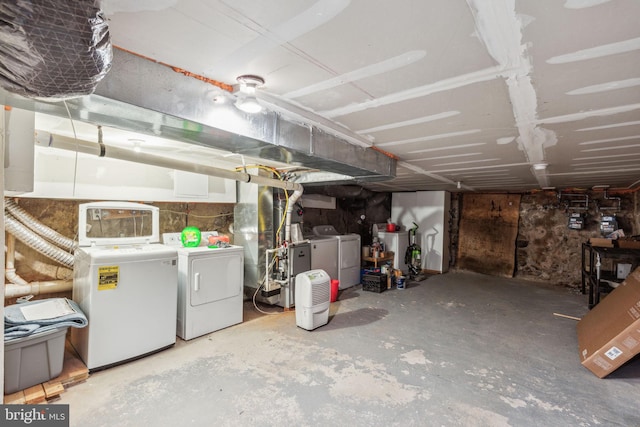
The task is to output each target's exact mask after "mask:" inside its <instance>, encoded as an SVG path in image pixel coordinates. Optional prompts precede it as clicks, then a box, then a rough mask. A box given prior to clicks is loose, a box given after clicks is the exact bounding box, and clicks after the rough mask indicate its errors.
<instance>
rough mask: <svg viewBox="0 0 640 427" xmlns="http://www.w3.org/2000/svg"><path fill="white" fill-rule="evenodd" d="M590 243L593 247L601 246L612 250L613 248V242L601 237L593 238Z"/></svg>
mask: <svg viewBox="0 0 640 427" xmlns="http://www.w3.org/2000/svg"><path fill="white" fill-rule="evenodd" d="M589 243H591V246H600V247H604V248H612V247H613V240H611V239H603V238H601V237H592V238H590V239H589Z"/></svg>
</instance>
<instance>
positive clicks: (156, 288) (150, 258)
mask: <svg viewBox="0 0 640 427" xmlns="http://www.w3.org/2000/svg"><path fill="white" fill-rule="evenodd" d="M158 218H159V210H158V208H157V207H154V206H149V205H143V204H138V203H126V202H96V203H85V204H81V205H80V217H79V228H78V229H79V244H80V246H81V247H79V248H78V249H77V250H76V252H75V256H76V259H75V263H74V278H73V297H72V298H73V300H74V301H75V302H76V303H78V305H79V306H80V308H81V310H82V311H83V312H84V313H85V315H86V316H87V319H88V320H89V323H88V325H87V326H86V327H84V328H71V343H72V345H73V347H74V348H75V349H76V350H77V352H78V354H79V355H80V357H81V358H82V360H83V361H84V363H85V364H86V366H87V368H88V369H89V370H90V371H91V370H96V369H98V368H106V367H109V366H111V365H114V364H118V363H122V362H125V361H127V360H131V359H135V358H138V357H142V356H144V355H147V354H150V353H153V352H156V351H159V350H162V349H164V348H167V347H171V346H172V345H174V344H175V342H176V334H175V318H176V307H177V293H178V253H177V251H176V249H175V248H171V247H168V246H165V245H162V244H159V243H157V242H159V223H158Z"/></svg>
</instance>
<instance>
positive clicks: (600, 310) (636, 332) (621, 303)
mask: <svg viewBox="0 0 640 427" xmlns="http://www.w3.org/2000/svg"><path fill="white" fill-rule="evenodd" d="M577 332H578V347H579V351H580V360H581V361H582V365H583V366H585V367H586V368H587V369H589V370H590V371H591V372H593V373H594V374H595V375H596V376H598V377H599V378H604V377H606V376H607V375H609V374H610V373H611V372H613V371H615V370H616V369H618V368H619V367H620V366H622V365H623V364H624V363H625V362H627V361H629V360H631V359H632V358H633V357H634V356H635V355H636V354H638V353H640V268H637V269H635V270H634V271H633V272H632V273H631V274H629V276H627V278H626V280H625V281H624V282H622V283H621V284H620V285H618V287H617V288H615V289H614V290H613V291H611V293H609V295H607V296H606V297H605V298H604V299H602V300H601V301H600V303H599V304H598V305H596V306H595V307H593V309H592V310H591V311H590V312H589V313H587V314H586V315H585V316H584V317H583V318H582V319H581V320H580V321H579V322H578V325H577Z"/></svg>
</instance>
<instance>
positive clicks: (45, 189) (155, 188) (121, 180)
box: [20, 147, 236, 203]
mask: <svg viewBox="0 0 640 427" xmlns="http://www.w3.org/2000/svg"><path fill="white" fill-rule="evenodd" d="M34 174H35V181H34V191H33V192H30V193H24V194H21V195H20V196H21V197H40V198H48V199H88V200H136V201H147V202H154V201H155V202H176V201H190V202H194V201H195V202H204V203H236V183H235V181H232V180H228V179H223V178H218V177H210V176H206V175H200V174H194V173H190V172H184V171H176V170H173V169H167V168H161V167H158V166H150V165H145V164H139V163H133V162H127V161H123V160H117V159H109V158H99V157H96V156H92V155H87V154H83V153H78V154H77V155H76V153H74V152H71V151H67V150H61V149H56V148H42V147H36V152H35V173H34Z"/></svg>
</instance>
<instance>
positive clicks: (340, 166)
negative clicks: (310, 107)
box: [0, 50, 396, 185]
mask: <svg viewBox="0 0 640 427" xmlns="http://www.w3.org/2000/svg"><path fill="white" fill-rule="evenodd" d="M221 93H222V95H221ZM225 94H226V95H227V96H228V95H229V93H228V92H226V91H222V90H221V89H220V88H218V87H216V86H213V85H211V84H208V83H205V82H203V81H200V80H198V79H195V78H192V77H187V76H185V75H183V74H180V73H176V72H175V71H173V70H172V69H171V68H169V67H167V66H165V65H162V64H158V63H155V62H153V61H150V60H148V59H145V58H141V57H139V56H136V55H133V54H131V53H128V52H125V51H121V50H115V51H114V57H113V64H112V66H111V70H110V72H109V73H108V75H107V76H106V77H105V78H104V79H103V80H102V81H101V82H100V84H99V85H98V87H97V88H96V90H95V92H94V94H92V95H87V96H84V97H82V98H78V99H71V100H67V101H66V103H67V106H68V107H69V114H70V115H71V117H72V118H73V119H75V120H79V121H83V122H89V123H93V124H96V125H98V124H100V125H104V126H111V127H116V128H120V129H124V130H129V131H134V132H138V133H142V134H148V135H155V136H162V137H165V138H168V139H173V140H178V141H182V142H187V143H193V144H198V145H201V146H205V147H211V148H215V149H220V150H225V151H229V152H232V153H238V154H243V155H246V156H250V157H256V158H262V159H268V160H273V161H278V162H282V163H286V164H289V165H292V166H301V167H305V168H310V169H314V170H318V171H322V172H330V173H334V174H338V179H340V180H341V181H342V182H344V181H349V179H350V180H351V181H349V182H351V183H358V182H364V181H380V180H388V179H392V178H394V177H395V171H396V160H395V159H392V158H391V157H388V156H386V155H385V154H383V153H380V152H379V151H376V150H373V149H371V148H368V147H362V146H357V145H355V144H352V143H350V142H348V141H347V140H346V139H344V138H341V137H338V136H334V135H333V134H331V133H329V132H327V130H326V129H321V128H319V127H317V126H314V125H308V124H304V123H300V122H298V121H294V120H291V119H287V118H285V117H284V116H283V115H282V114H280V113H276V112H273V111H266V112H262V113H259V114H246V113H243V112H241V111H239V110H238V109H237V108H235V107H234V106H233V105H232V103H231V102H226V103H215V102H214V98H215V97H220V96H223V95H225ZM223 97H224V96H223ZM0 103H4V104H5V105H12V106H15V107H19V108H24V109H32V110H34V111H36V112H41V113H45V114H50V115H55V116H60V117H68V113H67V109H66V106H65V105H64V104H63V103H61V102H57V103H47V102H42V101H40V100H36V99H26V98H23V97H20V96H19V95H15V94H10V93H8V92H5V91H0ZM315 179H316V182H317V183H320V182H333V181H334V180H335V177H332V176H331V175H330V174H326V173H324V174H318V175H317V178H315ZM304 184H305V185H308V184H311V182H309V181H308V180H307V181H305V182H304Z"/></svg>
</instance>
